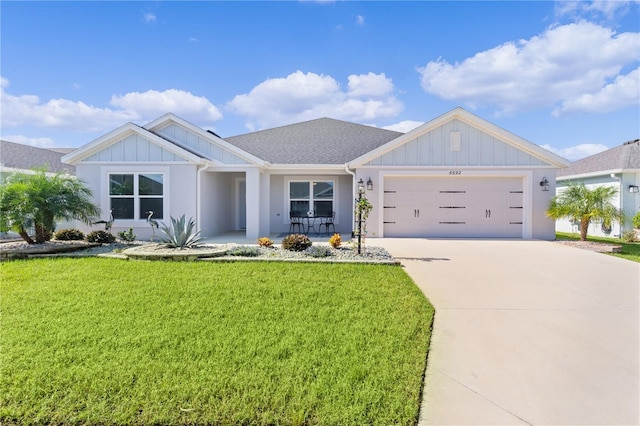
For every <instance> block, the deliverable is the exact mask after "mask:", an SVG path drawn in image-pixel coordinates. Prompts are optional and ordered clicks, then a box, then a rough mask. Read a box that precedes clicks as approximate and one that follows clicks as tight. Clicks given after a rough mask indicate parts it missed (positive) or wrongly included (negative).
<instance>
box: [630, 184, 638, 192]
mask: <svg viewBox="0 0 640 426" xmlns="http://www.w3.org/2000/svg"><path fill="white" fill-rule="evenodd" d="M629 192H633V193H636V194H637V193H638V192H640V188H638V185H629Z"/></svg>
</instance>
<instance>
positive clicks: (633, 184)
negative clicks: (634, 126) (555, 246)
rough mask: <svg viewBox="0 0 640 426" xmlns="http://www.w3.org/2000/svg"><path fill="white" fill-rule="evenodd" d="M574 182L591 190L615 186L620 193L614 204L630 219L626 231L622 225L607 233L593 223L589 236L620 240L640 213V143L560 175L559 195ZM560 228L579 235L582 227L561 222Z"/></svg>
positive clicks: (597, 156)
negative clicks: (582, 184) (635, 216)
mask: <svg viewBox="0 0 640 426" xmlns="http://www.w3.org/2000/svg"><path fill="white" fill-rule="evenodd" d="M572 182H574V183H584V184H585V185H586V186H587V188H591V189H593V188H595V187H598V186H612V187H614V188H616V189H617V190H618V195H617V196H616V197H615V199H614V200H613V204H614V205H615V206H616V207H617V208H619V209H620V210H622V211H623V212H624V213H625V216H626V217H627V220H626V222H625V224H623V226H622V229H621V227H620V224H618V223H615V224H613V225H612V226H611V228H610V229H607V228H606V227H603V226H602V223H599V222H593V223H591V224H590V225H589V235H593V236H611V237H619V236H620V235H622V233H624V231H625V230H627V229H631V228H632V225H631V218H632V217H633V216H634V215H635V214H636V213H637V212H638V211H639V210H640V193H639V192H638V188H639V187H640V139H636V140H632V141H628V142H625V143H623V144H622V145H619V146H616V147H614V148H611V149H609V150H607V151H604V152H601V153H599V154H595V155H592V156H590V157H587V158H583V159H582V160H578V161H576V162H575V163H573V164H571V166H569V167H568V168H566V169H564V170H561V171H559V172H558V177H557V192H558V193H560V192H561V191H563V190H564V188H566V187H567V185H569V183H572ZM556 228H557V230H558V231H560V232H579V224H577V223H572V222H571V221H569V220H567V219H562V220H559V221H557V223H556Z"/></svg>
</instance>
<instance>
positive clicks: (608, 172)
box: [556, 169, 640, 181]
mask: <svg viewBox="0 0 640 426" xmlns="http://www.w3.org/2000/svg"><path fill="white" fill-rule="evenodd" d="M618 173H640V169H611V170H599V171H597V172H588V173H578V174H575V175H565V176H558V177H556V181H565V180H576V179H585V178H592V177H598V176H609V175H611V174H618Z"/></svg>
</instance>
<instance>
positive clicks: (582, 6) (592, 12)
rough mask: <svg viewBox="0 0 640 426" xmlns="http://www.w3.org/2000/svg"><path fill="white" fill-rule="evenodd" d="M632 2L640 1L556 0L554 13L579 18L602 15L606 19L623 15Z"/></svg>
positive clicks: (559, 15)
mask: <svg viewBox="0 0 640 426" xmlns="http://www.w3.org/2000/svg"><path fill="white" fill-rule="evenodd" d="M633 3H636V4H638V3H640V2H638V1H637V0H635V1H629V0H609V1H603V0H597V1H587V0H579V1H566V0H561V1H556V3H555V14H556V16H558V17H564V16H569V17H571V18H576V19H579V18H581V17H583V16H588V17H590V18H599V17H604V18H606V19H608V20H611V19H615V18H616V17H619V16H624V15H626V14H627V13H629V10H630V9H631V7H630V6H631V5H632V4H633Z"/></svg>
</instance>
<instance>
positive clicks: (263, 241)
mask: <svg viewBox="0 0 640 426" xmlns="http://www.w3.org/2000/svg"><path fill="white" fill-rule="evenodd" d="M258 245H259V246H260V247H271V246H272V245H273V241H271V239H270V238H269V237H261V238H258Z"/></svg>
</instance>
